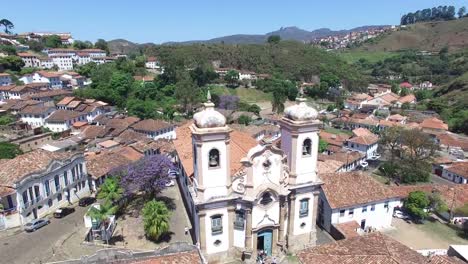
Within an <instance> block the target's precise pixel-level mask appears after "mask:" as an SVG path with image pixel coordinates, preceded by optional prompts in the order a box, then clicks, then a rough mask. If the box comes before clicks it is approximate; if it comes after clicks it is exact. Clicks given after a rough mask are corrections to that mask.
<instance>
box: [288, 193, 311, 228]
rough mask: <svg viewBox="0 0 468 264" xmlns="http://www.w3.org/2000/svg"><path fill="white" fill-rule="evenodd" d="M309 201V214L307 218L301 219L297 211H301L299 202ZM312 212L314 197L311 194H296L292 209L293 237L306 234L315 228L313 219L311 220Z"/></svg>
mask: <svg viewBox="0 0 468 264" xmlns="http://www.w3.org/2000/svg"><path fill="white" fill-rule="evenodd" d="M303 199H308V200H309V212H308V214H307V216H303V217H301V216H300V214H299V211H300V209H301V200H303ZM314 210H317V209H316V208H314V195H313V194H312V192H304V193H298V194H296V202H295V207H294V230H293V235H302V234H307V233H309V232H311V231H312V229H313V228H314V227H315V219H313V218H312V216H313V212H314Z"/></svg>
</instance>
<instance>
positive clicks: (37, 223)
mask: <svg viewBox="0 0 468 264" xmlns="http://www.w3.org/2000/svg"><path fill="white" fill-rule="evenodd" d="M49 223H50V221H49V219H45V218H39V219H34V220H32V221H31V222H29V223H27V224H26V225H25V226H24V230H25V231H26V232H33V231H36V230H37V229H39V228H41V227H43V226H45V225H48V224H49Z"/></svg>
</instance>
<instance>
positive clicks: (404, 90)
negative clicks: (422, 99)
mask: <svg viewBox="0 0 468 264" xmlns="http://www.w3.org/2000/svg"><path fill="white" fill-rule="evenodd" d="M408 94H409V90H408V88H402V89H401V90H400V96H405V95H408Z"/></svg>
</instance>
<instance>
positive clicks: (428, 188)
mask: <svg viewBox="0 0 468 264" xmlns="http://www.w3.org/2000/svg"><path fill="white" fill-rule="evenodd" d="M390 189H391V190H392V191H393V192H394V193H396V194H397V195H398V197H400V198H402V199H403V198H406V197H408V195H409V193H411V192H414V191H422V192H425V193H427V194H430V193H432V192H439V193H440V195H441V197H442V199H443V200H444V201H445V203H446V204H448V205H450V206H451V205H452V203H453V202H455V204H454V207H459V206H463V205H464V204H466V203H468V185H466V184H455V185H446V184H420V185H400V186H391V187H390Z"/></svg>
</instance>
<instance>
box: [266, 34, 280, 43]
mask: <svg viewBox="0 0 468 264" xmlns="http://www.w3.org/2000/svg"><path fill="white" fill-rule="evenodd" d="M280 41H281V37H280V36H278V35H271V36H269V37H268V39H267V42H268V43H269V44H278V43H279V42H280Z"/></svg>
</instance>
